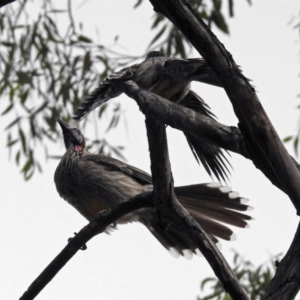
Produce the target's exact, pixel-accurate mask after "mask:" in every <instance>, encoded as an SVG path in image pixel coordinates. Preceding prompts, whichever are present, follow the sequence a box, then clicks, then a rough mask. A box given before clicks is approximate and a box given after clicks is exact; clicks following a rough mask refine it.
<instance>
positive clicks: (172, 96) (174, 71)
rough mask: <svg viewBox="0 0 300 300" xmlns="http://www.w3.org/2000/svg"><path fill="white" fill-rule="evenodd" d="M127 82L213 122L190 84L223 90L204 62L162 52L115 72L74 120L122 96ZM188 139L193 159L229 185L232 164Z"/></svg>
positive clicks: (197, 140) (212, 148)
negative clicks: (178, 57)
mask: <svg viewBox="0 0 300 300" xmlns="http://www.w3.org/2000/svg"><path fill="white" fill-rule="evenodd" d="M126 80H133V81H134V82H135V83H136V84H137V85H138V86H140V87H141V88H144V89H146V90H149V91H151V92H153V93H156V94H157V95H160V96H162V97H164V98H166V99H168V100H170V101H172V102H175V103H178V104H180V105H183V106H185V107H188V108H190V109H193V110H195V111H196V112H198V113H200V114H203V115H205V116H207V117H209V118H214V115H213V114H212V113H211V112H210V110H209V106H207V105H206V104H205V102H204V101H203V100H202V99H201V98H200V97H199V96H198V95H197V94H196V93H194V92H193V91H191V90H190V84H191V82H192V81H200V82H204V83H208V84H212V85H215V86H222V85H221V83H220V81H219V79H218V77H217V75H216V74H215V73H214V72H213V71H212V70H211V69H210V67H209V66H208V65H207V63H206V62H205V61H204V60H203V59H201V58H190V59H177V58H166V57H165V56H164V55H163V54H162V53H161V52H158V51H152V52H149V53H148V55H147V57H146V59H145V60H144V61H143V62H142V63H140V64H135V65H132V66H129V67H127V68H124V69H122V70H120V71H118V72H115V73H113V74H111V75H110V76H108V78H107V79H105V80H104V81H103V82H101V83H100V85H99V86H98V87H97V88H96V89H95V90H94V91H93V92H92V93H91V94H90V95H89V96H88V97H86V99H84V101H83V102H82V103H81V105H80V106H79V108H78V109H77V111H76V113H75V115H74V119H75V120H76V121H80V120H81V119H82V118H84V117H85V116H86V115H87V114H88V113H89V112H91V111H92V110H93V109H95V108H96V107H98V106H100V105H101V104H103V103H104V102H106V101H108V100H109V99H111V98H115V97H118V96H119V95H120V94H121V93H122V87H121V84H120V83H121V82H124V81H126ZM185 135H186V138H187V141H188V144H189V146H190V148H191V150H192V152H193V154H194V156H195V157H196V159H197V161H198V162H199V161H201V163H202V164H203V166H204V168H205V170H206V171H207V172H208V174H209V175H212V174H214V175H215V176H216V178H217V179H218V180H224V181H226V177H228V175H227V174H228V173H230V172H229V170H228V167H227V164H228V165H230V164H229V162H228V160H227V159H226V157H225V156H224V153H223V152H222V150H221V149H220V148H219V147H216V146H215V145H212V144H210V143H208V142H207V141H206V140H204V139H201V138H195V137H193V136H192V135H190V134H185Z"/></svg>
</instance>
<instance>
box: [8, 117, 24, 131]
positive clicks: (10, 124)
mask: <svg viewBox="0 0 300 300" xmlns="http://www.w3.org/2000/svg"><path fill="white" fill-rule="evenodd" d="M20 119H21V117H17V118H16V119H15V120H13V121H12V122H11V123H9V124H8V125H7V126H6V127H5V130H7V129H10V128H11V127H12V126H14V125H15V124H17V123H19V122H20Z"/></svg>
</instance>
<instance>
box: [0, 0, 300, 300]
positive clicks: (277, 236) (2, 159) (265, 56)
mask: <svg viewBox="0 0 300 300" xmlns="http://www.w3.org/2000/svg"><path fill="white" fill-rule="evenodd" d="M81 2H82V0H80V1H78V0H76V1H73V3H74V10H75V11H74V13H75V18H80V19H82V20H83V23H84V28H85V30H90V31H92V32H94V30H95V28H96V27H97V28H98V30H99V32H100V42H101V43H103V44H112V43H113V39H114V37H115V35H117V34H118V35H119V36H120V39H119V42H120V44H122V45H123V47H120V48H119V51H120V50H121V51H122V52H124V53H125V54H134V55H141V54H143V51H144V49H145V48H146V46H147V45H148V43H149V41H150V40H151V37H152V35H153V33H152V32H149V27H150V24H151V22H152V15H153V10H152V8H151V5H150V4H149V3H148V2H147V1H144V2H145V3H144V4H143V5H142V6H141V7H140V8H139V9H137V10H136V11H134V12H133V11H132V6H133V5H134V3H135V1H126V2H125V1H122V0H114V1H112V0H102V1H95V0H90V1H87V3H86V4H85V5H83V6H82V7H80V8H77V7H78V5H79V4H80V3H81ZM253 2H254V3H253V5H252V6H251V7H249V6H248V5H247V3H246V0H244V1H241V0H236V1H235V13H236V17H235V18H233V19H231V20H229V26H230V32H231V34H230V36H225V35H223V34H221V33H220V32H219V31H217V30H216V29H214V32H215V33H216V34H217V36H218V37H219V38H220V40H221V42H222V43H223V44H224V45H225V47H226V48H227V49H228V50H229V51H230V52H231V53H232V55H233V57H234V59H235V61H236V62H237V63H238V64H239V65H240V66H241V67H242V69H243V72H244V74H245V76H246V77H248V78H251V79H252V81H253V85H254V86H255V87H256V89H257V91H258V96H259V98H260V100H261V102H262V104H263V106H264V108H265V110H266V112H267V114H268V115H269V117H270V119H271V121H272V123H273V125H274V126H275V128H276V130H277V132H278V134H279V136H280V137H281V138H284V137H285V136H287V135H290V134H292V133H294V132H295V131H296V128H297V124H298V110H297V108H296V107H297V105H298V104H299V98H297V95H298V94H299V93H300V88H299V86H300V85H299V77H298V75H299V71H300V64H299V57H300V56H299V50H300V44H299V37H298V32H297V31H296V30H293V29H292V27H291V26H290V25H288V22H289V21H290V19H291V17H292V16H295V15H298V14H299V11H300V3H299V0H289V1H279V0H265V1H257V0H256V1H255V0H254V1H253ZM76 8H77V9H76ZM197 56H198V54H197V53H196V52H194V53H193V57H197ZM95 84H96V83H95ZM193 89H194V90H195V91H196V92H197V93H199V94H200V95H201V96H202V97H203V99H204V100H205V101H206V102H207V103H208V104H209V105H210V106H211V108H212V110H213V112H214V113H215V114H216V115H217V116H218V118H219V121H220V122H222V123H225V124H227V125H233V126H236V125H237V119H236V118H235V116H234V114H233V111H232V107H231V104H230V101H229V100H228V98H227V96H226V94H225V92H224V91H223V90H222V89H219V88H215V87H210V86H207V85H204V84H200V83H195V84H193ZM114 101H117V102H120V103H122V108H123V110H124V111H125V112H126V124H127V125H126V126H127V127H128V129H127V130H126V129H125V125H124V123H120V125H119V127H118V128H117V129H116V130H115V131H114V132H112V133H110V134H109V135H108V136H105V138H107V139H108V140H109V141H110V142H111V143H113V144H116V143H118V144H122V145H124V146H126V150H125V152H124V155H125V157H126V158H127V162H128V163H130V164H132V165H134V166H136V167H139V168H141V169H143V170H145V171H148V172H149V171H150V164H149V154H148V145H147V139H146V134H145V128H144V116H143V115H142V114H141V113H140V112H139V110H138V108H137V105H136V104H135V102H134V101H133V100H131V99H129V98H127V97H126V96H122V97H119V98H117V99H116V100H114ZM2 106H3V105H1V103H0V109H1V111H2V110H3V107H2ZM90 118H91V119H92V118H93V116H92V115H90ZM6 124H7V121H5V120H3V119H0V128H1V130H2V136H3V138H2V139H1V140H0V143H1V144H0V146H1V148H2V152H1V153H2V155H1V156H0V163H1V166H2V169H3V171H2V172H1V173H0V181H1V182H2V183H3V184H2V199H1V203H2V209H1V210H0V219H1V227H0V230H1V234H0V243H1V245H2V247H1V250H0V254H1V255H0V265H1V271H0V282H1V287H0V299H18V298H19V297H20V296H21V295H22V294H23V292H24V291H25V290H26V289H27V287H28V286H29V284H30V283H31V282H32V281H33V280H34V279H35V278H36V277H37V275H39V274H40V272H41V271H42V270H43V269H44V268H45V267H46V266H47V265H48V263H49V262H50V261H51V260H52V259H53V258H54V257H55V256H56V255H57V254H58V253H59V251H60V250H61V249H62V248H63V247H64V246H65V245H66V242H67V239H68V238H69V237H72V236H73V232H76V231H79V230H80V229H81V228H82V227H83V226H84V225H86V224H87V221H86V220H85V219H84V218H83V217H82V216H81V215H80V214H78V213H77V212H76V211H75V209H73V208H72V207H71V206H70V205H68V204H67V203H66V202H65V201H64V200H63V199H61V198H60V197H59V195H58V194H57V192H56V189H55V185H54V182H53V175H54V171H55V169H56V166H57V164H58V161H48V163H46V164H45V165H44V171H43V174H36V175H35V176H34V177H33V179H31V180H30V181H29V182H24V180H23V178H22V176H21V175H20V174H19V172H18V169H17V167H16V166H15V163H14V161H13V160H11V161H9V159H8V151H7V150H6V148H5V139H4V137H5V136H6V133H5V132H4V127H5V125H6ZM101 125H102V127H105V126H104V123H100V126H101ZM93 134H94V131H93V130H92V129H90V130H87V131H86V132H85V135H86V136H90V137H91V138H92V137H93ZM168 140H169V151H170V158H171V164H172V170H173V175H174V179H175V185H184V184H193V183H200V182H210V181H211V179H210V178H209V176H207V175H206V173H205V171H204V170H203V168H202V167H201V168H199V167H198V166H197V163H196V162H195V160H194V157H193V155H192V154H191V152H190V150H189V148H188V146H187V144H186V142H185V141H184V136H183V134H182V133H181V132H179V131H176V130H174V129H170V128H169V129H168ZM287 146H288V150H289V151H290V153H291V154H292V155H293V156H294V153H293V150H292V147H291V146H290V145H287ZM51 150H52V151H53V153H52V154H63V153H64V147H63V144H62V143H61V142H60V143H57V144H56V145H54V146H53V147H51ZM41 155H43V154H41ZM41 159H43V157H41ZM231 163H232V165H233V167H234V171H233V172H232V177H231V182H230V185H231V186H232V187H233V190H235V191H238V192H240V194H241V195H242V196H244V197H246V198H249V199H250V202H249V205H251V206H253V207H254V210H253V211H251V212H250V213H251V216H253V217H254V219H255V220H253V221H251V223H250V228H248V229H234V231H235V233H236V235H237V240H236V241H234V242H225V241H222V249H223V250H222V253H223V254H224V256H225V257H226V258H227V259H228V262H229V264H232V259H231V258H232V251H231V249H232V248H234V249H237V250H238V252H239V253H241V254H242V255H243V256H244V257H245V258H246V259H248V260H251V261H253V262H254V263H255V264H256V265H259V264H261V263H264V262H265V261H266V260H268V259H269V257H270V256H272V255H275V254H278V253H284V252H285V251H286V250H287V249H288V247H289V245H290V243H291V241H292V238H293V236H294V233H295V231H296V227H297V224H298V221H299V217H297V216H296V212H295V209H294V207H293V205H292V204H291V202H290V200H289V199H288V197H287V196H286V195H285V194H283V193H282V192H281V191H279V190H278V189H277V188H276V187H274V186H272V184H271V183H270V182H269V180H268V179H266V178H265V177H264V175H263V174H262V173H261V172H260V171H259V170H257V169H256V168H255V167H254V165H253V164H252V162H251V161H248V160H246V159H245V158H243V157H241V156H239V155H235V154H232V158H231ZM87 246H88V250H87V251H80V252H79V253H78V254H77V255H76V256H75V257H74V258H73V259H71V261H70V262H69V263H68V264H67V265H66V266H65V267H64V268H63V270H62V271H61V272H60V273H59V274H58V275H57V276H56V277H55V278H54V279H53V281H52V282H51V283H50V284H49V285H48V286H47V287H46V288H45V289H44V290H43V291H42V292H41V294H40V295H39V296H38V297H37V299H43V300H52V299H64V300H69V299H70V300H71V299H72V300H73V299H74V300H85V299H91V300H94V299H106V300H119V299H131V300H135V299H145V300H154V299H158V300H160V299H164V300H171V299H172V300H181V299H184V300H192V299H196V296H197V295H203V294H201V292H200V288H199V284H200V281H201V279H203V278H205V277H208V276H214V275H213V272H212V270H211V269H210V267H209V265H208V263H207V262H206V261H205V259H204V258H199V257H194V258H193V259H192V260H190V261H187V260H185V259H184V258H179V259H175V258H173V257H172V256H170V254H169V253H168V252H167V251H166V250H165V249H164V248H163V247H162V246H161V245H160V244H159V243H158V242H157V241H156V240H155V238H153V236H152V235H151V234H150V233H149V232H148V231H147V229H145V228H144V227H143V226H142V225H139V224H131V225H124V226H120V227H119V230H117V231H116V232H114V233H113V234H111V235H110V236H108V235H105V234H102V235H100V236H98V237H96V238H94V239H93V240H92V241H90V242H89V243H88V244H87Z"/></svg>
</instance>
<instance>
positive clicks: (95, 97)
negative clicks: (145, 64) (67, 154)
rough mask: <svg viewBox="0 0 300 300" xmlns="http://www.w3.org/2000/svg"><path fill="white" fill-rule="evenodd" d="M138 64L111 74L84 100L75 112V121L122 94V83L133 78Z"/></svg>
mask: <svg viewBox="0 0 300 300" xmlns="http://www.w3.org/2000/svg"><path fill="white" fill-rule="evenodd" d="M137 66H138V65H132V66H130V67H128V68H124V69H122V70H120V71H118V72H115V73H112V74H111V75H109V76H108V77H107V78H106V79H105V80H104V81H102V82H101V83H100V84H99V86H98V87H97V88H96V89H95V90H94V91H93V92H92V93H91V94H89V95H88V96H87V97H86V98H85V99H84V100H83V101H82V103H81V104H80V106H79V107H78V109H77V111H76V112H75V114H74V116H73V119H74V120H75V121H80V120H81V119H82V118H84V117H85V116H86V115H87V114H89V113H90V112H91V111H92V110H94V109H95V108H96V107H98V106H100V105H102V104H103V103H104V102H106V101H108V100H110V99H112V98H115V97H118V96H119V95H120V94H122V89H121V86H120V83H121V82H123V81H126V80H129V79H130V78H132V77H133V76H134V72H135V69H136V67H137Z"/></svg>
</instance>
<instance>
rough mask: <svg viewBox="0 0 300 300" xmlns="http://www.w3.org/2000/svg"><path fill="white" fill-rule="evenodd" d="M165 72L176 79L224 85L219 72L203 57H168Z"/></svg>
mask: <svg viewBox="0 0 300 300" xmlns="http://www.w3.org/2000/svg"><path fill="white" fill-rule="evenodd" d="M164 72H166V73H167V74H168V75H169V76H171V77H172V78H174V79H176V80H180V79H186V80H187V81H193V80H195V81H200V82H203V83H207V84H211V85H215V86H219V87H222V86H223V85H222V83H221V81H220V80H219V78H218V76H217V74H216V73H215V72H214V71H213V70H212V69H211V68H210V67H209V65H208V64H207V63H206V61H205V60H204V59H202V58H188V59H177V58H168V59H166V61H165V64H164Z"/></svg>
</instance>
